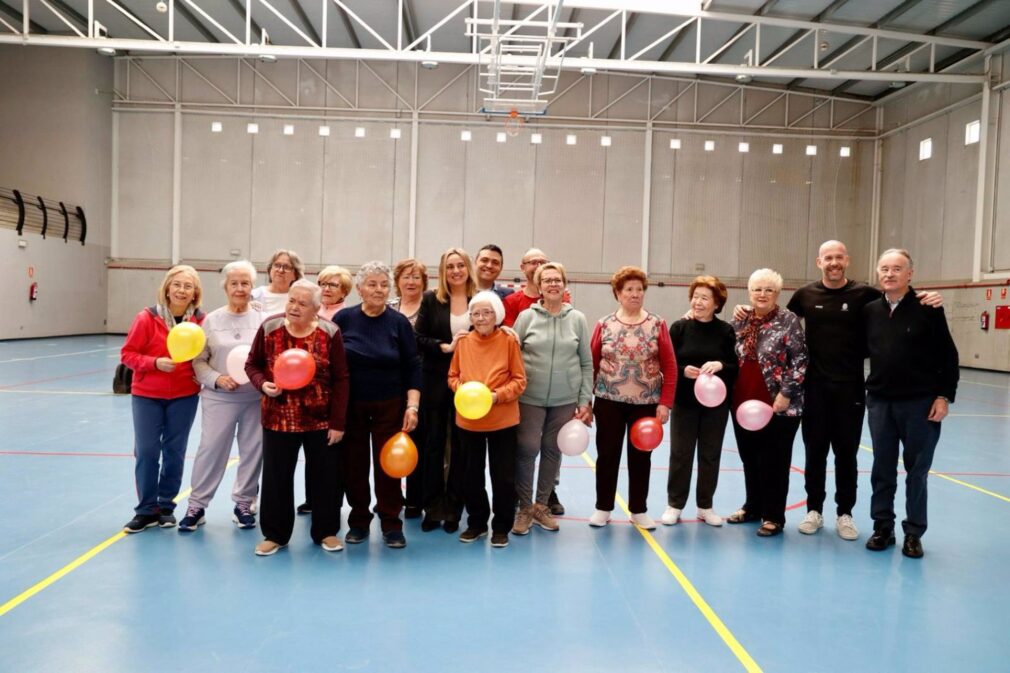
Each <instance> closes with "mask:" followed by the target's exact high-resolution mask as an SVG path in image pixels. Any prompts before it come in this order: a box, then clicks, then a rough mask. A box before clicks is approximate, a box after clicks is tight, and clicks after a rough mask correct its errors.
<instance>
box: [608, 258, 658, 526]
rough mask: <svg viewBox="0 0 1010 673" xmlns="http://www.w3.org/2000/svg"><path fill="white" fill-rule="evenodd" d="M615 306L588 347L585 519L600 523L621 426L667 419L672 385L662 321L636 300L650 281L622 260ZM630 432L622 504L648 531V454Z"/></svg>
mask: <svg viewBox="0 0 1010 673" xmlns="http://www.w3.org/2000/svg"><path fill="white" fill-rule="evenodd" d="M610 286H611V288H612V289H613V291H614V298H615V299H617V301H618V302H619V303H620V307H619V308H618V309H617V311H616V312H615V313H612V314H611V315H609V316H607V317H605V318H603V319H601V320H600V321H599V322H598V323H596V329H595V330H594V332H593V338H592V341H591V344H590V346H591V348H592V352H593V372H594V375H595V383H594V385H593V394H594V395H595V396H596V402H595V404H594V407H593V411H594V413H595V414H596V421H597V431H596V452H597V459H596V511H595V512H594V513H593V515H592V516H591V517H590V518H589V525H590V526H597V527H598V526H605V525H607V522H608V521H610V513H611V511H613V509H614V495H615V493H616V491H617V473H618V470H619V469H620V466H621V445H622V444H623V443H624V434H625V431H629V433H630V428H631V425H632V424H633V423H634V422H635V421H637V420H638V419H640V418H645V417H647V416H655V417H656V418H658V419H659V422H660V423H666V421H667V420H668V419H669V417H670V407H671V406H672V405H673V394H674V390H675V389H676V385H677V359H676V357H675V356H674V354H673V345H672V344H671V342H670V332H669V329H668V328H667V326H666V321H664V320H663V319H662V318H660V317H659V316H657V315H654V314H652V313H649V312H648V311H646V310H645V309H644V308H643V307H642V304H643V302H644V300H645V290H646V288H647V287H648V286H649V281H648V278H647V277H646V275H645V272H644V271H642V270H641V269H639V268H638V267H634V266H623V267H621V268H620V269H618V270H617V273H615V274H614V276H613V277H612V278H611V279H610ZM632 446H633V445H632V443H631V436H630V434H629V436H628V483H629V485H628V509H630V510H631V521H632V523H634V524H635V525H636V526H640V527H641V528H644V529H646V530H652V529H654V528H655V527H656V522H655V521H653V520H652V518H651V517H649V515H648V514H647V513H646V510H647V507H646V500H647V499H648V496H649V472H650V470H651V469H652V457H651V454H650V453H649V452H648V451H640V450H638V449H635V450H632Z"/></svg>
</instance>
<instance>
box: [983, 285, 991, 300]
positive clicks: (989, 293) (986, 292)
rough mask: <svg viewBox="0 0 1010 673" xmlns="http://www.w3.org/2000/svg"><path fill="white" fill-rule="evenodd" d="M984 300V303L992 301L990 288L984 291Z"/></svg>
mask: <svg viewBox="0 0 1010 673" xmlns="http://www.w3.org/2000/svg"><path fill="white" fill-rule="evenodd" d="M985 300H986V301H992V288H991V287H990V288H988V289H987V290H986V291H985Z"/></svg>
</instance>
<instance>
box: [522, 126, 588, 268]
mask: <svg viewBox="0 0 1010 673" xmlns="http://www.w3.org/2000/svg"><path fill="white" fill-rule="evenodd" d="M568 133H569V132H568V131H567V130H565V129H560V130H557V129H544V131H543V144H542V145H541V146H540V147H539V149H538V150H537V168H536V173H537V180H536V187H535V196H534V199H535V204H536V205H535V211H534V225H533V244H534V245H535V246H536V247H538V248H541V249H543V251H544V252H545V253H546V254H547V255H548V256H549V257H552V258H554V259H559V260H560V261H561V262H563V263H564V264H565V267H566V268H567V269H568V270H569V271H571V272H594V271H598V270H599V269H600V262H601V259H602V255H603V221H604V217H603V213H604V194H605V189H606V185H605V184H604V174H605V170H606V166H605V159H606V157H605V152H604V148H602V147H600V142H599V132H594V131H586V130H582V131H575V130H573V131H571V133H573V134H575V135H576V137H577V144H575V145H567V144H565V136H566V135H567V134H568ZM576 241H577V243H576V244H573V243H574V242H576Z"/></svg>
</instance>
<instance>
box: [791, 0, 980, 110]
mask: <svg viewBox="0 0 1010 673" xmlns="http://www.w3.org/2000/svg"><path fill="white" fill-rule="evenodd" d="M992 3H993V0H980V2H976V3H975V4H974V5H971V6H970V7H967V8H965V9H964V10H962V11H960V12H958V13H957V14H955V15H954V16H952V17H951V18H949V19H947V20H946V21H944V22H943V23H941V24H940V25H939V26H936V27H934V28H932V29H930V30H929V31H927V32H926V33H924V35H938V34H940V33H943V32H945V31H947V30H949V29H951V28H953V27H954V26H956V25H958V24H959V23H963V22H965V21H967V20H968V19H970V18H971V17H973V16H975V15H976V14H978V13H979V12H981V11H982V10H983V9H985V8H986V7H988V6H989V5H991V4H992ZM905 4H907V3H905ZM885 18H886V17H885ZM881 21H883V19H881ZM989 41H990V40H988V39H987V40H986V42H989ZM915 49H916V46H915V45H911V44H906V45H905V46H903V47H901V48H899V49H896V50H895V51H892V52H891V53H890V54H888V55H887V56H885V57H884V58H882V59H880V61H878V62H877V64H876V67H877V68H880V69H883V68H888V67H890V66H892V65H894V64H895V63H897V62H899V61H900V60H901V59H902V58H904V57H905V56H907V55H908V54H910V53H911V52H912V51H914V50H915ZM969 53H970V52H969ZM961 58H963V56H962V57H961ZM959 60H960V59H959ZM939 69H940V68H939V67H937V70H939ZM896 79H897V78H896ZM794 81H795V80H794ZM855 84H856V82H855V81H849V82H842V83H841V84H839V85H838V86H837V87H835V88H834V89H833V90H832V93H834V92H836V91H845V90H846V89H847V88H849V87H852V86H854V85H855Z"/></svg>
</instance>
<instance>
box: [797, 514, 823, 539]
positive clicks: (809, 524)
mask: <svg viewBox="0 0 1010 673" xmlns="http://www.w3.org/2000/svg"><path fill="white" fill-rule="evenodd" d="M823 527H824V517H823V516H821V513H820V512H818V511H816V510H811V511H809V512H807V515H806V516H805V517H803V521H800V525H799V526H797V528H798V529H799V531H800V532H801V533H803V534H804V535H813V534H814V533H816V532H817V531H819V530H820V529H821V528H823Z"/></svg>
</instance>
